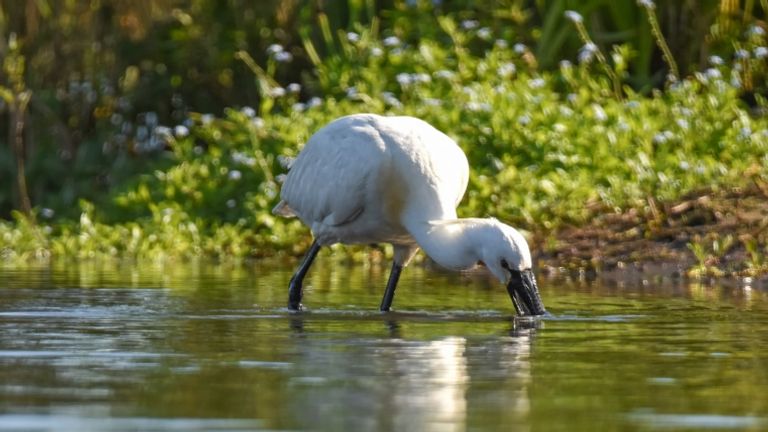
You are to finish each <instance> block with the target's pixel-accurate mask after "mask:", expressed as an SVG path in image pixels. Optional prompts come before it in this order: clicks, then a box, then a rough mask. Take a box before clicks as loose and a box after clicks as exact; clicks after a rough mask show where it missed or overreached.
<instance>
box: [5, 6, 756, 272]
mask: <svg viewBox="0 0 768 432" xmlns="http://www.w3.org/2000/svg"><path fill="white" fill-rule="evenodd" d="M439 25H440V28H441V29H442V35H443V37H445V38H449V39H450V40H452V42H453V44H452V45H448V44H445V43H443V41H442V40H438V39H435V38H423V39H421V40H419V41H418V42H405V41H402V40H401V39H399V38H398V37H397V36H396V34H394V33H389V32H388V31H381V30H379V29H378V27H377V24H376V23H375V22H374V23H373V25H372V26H371V27H369V28H360V27H359V28H357V29H356V31H355V32H348V33H342V34H340V35H339V37H340V38H341V40H342V42H341V44H340V46H339V49H337V50H335V51H333V52H330V53H329V54H327V55H326V56H325V57H322V58H321V57H320V56H317V55H313V56H311V57H312V59H313V60H314V67H315V69H314V72H313V74H314V75H313V77H312V78H308V79H307V81H306V82H303V83H302V85H299V84H295V85H291V86H286V87H285V88H283V87H282V86H281V85H280V84H278V83H277V82H276V81H275V80H273V79H272V78H271V76H272V75H274V74H276V73H279V71H280V69H281V68H290V67H291V64H290V63H288V62H287V61H286V60H285V58H284V57H283V58H278V57H274V58H273V59H272V60H270V62H269V64H268V65H267V66H266V67H264V68H262V67H260V66H258V65H256V64H255V62H253V61H252V59H250V57H249V56H247V55H246V54H245V53H240V54H238V55H239V57H240V58H241V59H242V60H243V61H244V62H245V63H246V64H247V66H248V67H250V68H251V69H252V70H253V71H254V73H255V76H256V78H257V79H259V82H260V83H262V85H261V86H260V89H261V93H262V97H263V99H262V102H261V104H260V106H259V107H257V108H256V109H254V108H251V107H233V108H231V109H228V110H226V112H225V114H224V115H223V116H221V117H215V116H212V115H208V114H204V113H199V114H191V115H190V116H189V118H187V119H185V120H184V121H183V122H181V123H180V124H179V125H167V126H162V125H161V126H156V127H154V128H153V129H151V130H150V132H149V136H150V138H149V139H148V142H152V143H154V145H153V146H147V147H146V148H144V149H143V150H142V151H144V152H145V153H146V154H147V155H149V156H150V157H152V158H154V163H153V164H152V165H151V166H152V169H151V170H148V171H146V172H144V173H143V174H141V175H138V176H135V177H132V178H130V179H129V180H127V181H125V182H123V183H122V184H120V185H119V186H118V187H117V188H113V189H112V190H110V191H109V192H108V193H105V194H103V196H100V197H99V198H98V199H97V200H95V201H94V202H85V201H83V202H81V205H80V211H79V212H78V213H80V217H79V218H75V219H67V218H58V217H56V215H55V214H51V213H52V212H51V211H46V209H42V208H38V209H36V218H37V220H38V223H36V224H35V223H32V222H30V221H29V219H27V218H26V217H24V216H22V215H20V214H17V215H16V216H15V218H14V220H13V221H0V256H2V257H3V258H4V259H5V260H8V261H15V262H24V261H26V260H35V259H50V258H51V257H54V258H55V257H77V258H90V257H129V258H136V259H152V260H158V259H189V258H193V257H200V256H204V257H213V258H219V259H245V258H250V257H262V256H269V255H275V254H280V253H286V254H291V255H293V254H297V253H300V252H301V251H303V249H304V248H305V247H306V245H307V242H308V240H309V238H308V231H307V229H306V228H304V227H302V226H301V225H300V224H299V223H298V222H296V221H295V220H285V219H281V218H278V217H275V216H273V215H272V214H271V213H270V210H271V208H272V206H273V205H274V204H275V203H276V202H277V200H278V193H279V187H280V178H281V174H282V173H283V172H284V168H283V166H282V165H283V164H282V162H284V161H285V160H287V159H289V158H291V157H294V156H295V155H296V154H297V153H298V152H299V151H300V149H301V147H302V145H303V143H304V142H306V140H307V139H308V138H309V136H311V134H312V133H313V132H314V131H316V130H317V129H319V128H320V127H321V126H322V125H324V124H326V123H327V122H329V121H331V120H332V119H334V118H336V117H339V116H342V115H346V114H350V113H356V112H375V113H383V114H393V115H394V114H397V115H413V116H417V117H420V118H422V119H424V120H426V121H428V122H430V123H432V124H433V125H435V126H436V127H437V128H439V129H441V130H443V131H445V132H446V133H447V134H449V135H450V136H452V137H453V138H455V139H456V140H457V142H458V143H459V144H460V146H461V147H462V148H463V149H464V151H465V152H466V153H467V155H468V157H469V160H470V164H471V166H472V175H471V179H470V185H469V190H468V193H467V196H466V197H465V198H464V201H463V202H462V204H461V206H460V214H461V215H462V216H471V215H472V216H489V215H492V216H495V217H498V218H499V219H502V220H504V221H507V222H510V223H512V224H514V225H516V226H519V227H521V228H523V229H525V230H527V231H529V232H532V233H535V234H537V235H540V236H541V237H543V238H546V237H547V236H552V235H555V234H556V233H558V232H559V231H560V230H561V229H563V228H564V227H567V226H574V225H575V226H579V225H584V224H587V223H588V222H589V221H590V220H591V219H592V218H593V217H595V215H598V214H606V213H616V214H619V213H622V212H627V211H629V210H631V209H639V210H642V211H645V210H647V209H649V208H650V209H654V208H655V207H656V204H655V203H656V202H664V201H674V200H677V199H681V197H683V196H684V195H685V194H686V193H688V192H690V191H693V190H696V189H700V188H702V187H708V188H713V189H718V188H729V187H733V186H740V185H743V184H744V183H745V182H747V181H748V180H747V179H746V178H745V176H744V173H745V172H747V171H750V172H752V173H754V175H753V176H752V177H755V178H757V179H758V180H759V181H762V182H765V181H766V180H767V179H768V178H767V177H766V174H765V173H768V156H767V155H768V121H767V120H766V118H765V117H764V116H759V115H757V116H756V115H754V113H753V111H751V109H750V108H749V107H748V106H746V105H745V104H744V103H743V102H742V100H741V99H740V97H739V96H740V94H741V90H742V88H741V85H742V81H741V80H740V79H739V77H740V76H741V73H742V72H743V66H738V65H739V64H742V63H743V61H742V60H743V59H736V60H735V61H734V62H733V63H728V62H722V63H720V62H717V63H716V64H713V65H711V66H710V67H709V68H707V69H705V70H702V71H700V72H697V73H695V74H693V75H691V76H687V77H681V78H680V79H679V80H676V81H675V82H673V83H671V84H669V85H668V86H667V87H666V88H665V89H664V90H657V91H653V92H652V93H651V94H649V95H643V94H639V93H636V92H634V91H633V90H632V89H631V88H629V87H628V86H626V85H624V84H623V83H622V73H623V72H622V70H623V69H622V68H623V67H624V66H622V65H624V64H626V61H627V60H628V57H629V56H631V50H629V49H628V48H627V47H615V49H614V50H613V52H612V54H611V56H610V59H611V61H610V62H609V61H608V60H607V59H606V58H605V56H603V54H602V53H601V54H600V55H601V56H602V57H603V60H602V61H599V62H598V64H593V63H592V62H591V59H590V58H588V56H584V57H583V58H581V62H578V63H571V62H569V61H563V62H561V63H560V66H559V68H557V69H555V70H553V71H541V70H539V69H537V67H536V62H535V58H533V57H532V56H533V53H532V51H531V50H530V49H528V47H525V46H521V45H515V44H511V43H509V42H508V41H506V40H504V39H501V38H497V37H496V36H495V35H494V34H493V33H492V31H491V30H489V29H488V28H486V27H483V26H482V25H478V24H475V23H472V24H469V23H467V22H456V21H454V20H452V19H451V18H450V17H447V16H446V17H441V18H440V21H439ZM585 34H586V32H585ZM305 47H306V48H307V51H308V52H310V53H312V52H315V53H316V52H317V50H316V49H314V47H313V46H312V43H311V42H310V41H309V40H308V39H307V40H306V41H305ZM272 50H273V52H274V53H278V52H280V51H279V50H278V48H272ZM752 60H757V59H752ZM309 90H311V92H312V93H313V94H319V95H322V97H316V98H312V99H307V98H306V97H302V95H304V94H305V93H306V92H307V91H309ZM617 92H618V94H617ZM758 104H759V106H760V107H762V109H765V106H764V105H765V103H764V101H763V100H758ZM655 220H656V221H655V222H654V223H656V224H661V225H663V224H664V223H665V221H664V219H663V218H660V217H657V218H655ZM707 244H708V243H707ZM729 246H730V245H729ZM745 247H747V248H748V250H749V251H750V252H749V256H750V257H751V258H750V260H751V261H754V263H753V264H750V266H751V267H750V268H754V269H764V268H765V266H764V265H763V264H760V263H759V262H758V261H759V260H762V259H763V258H762V257H764V256H765V255H766V253H768V238H767V236H766V234H765V233H764V232H763V233H762V234H759V235H757V236H755V237H754V238H753V239H751V240H750V242H749V243H746V246H745ZM707 248H708V246H707V245H706V244H703V243H702V244H700V243H699V242H697V241H694V242H692V246H691V250H692V252H693V253H694V254H695V255H696V256H697V257H699V255H701V259H699V261H700V262H699V267H701V266H702V265H703V266H704V267H702V268H703V269H706V268H708V267H706V263H707V256H708V255H712V254H715V251H714V250H712V251H708V250H707ZM720 250H721V249H718V251H720ZM745 265H746V264H745Z"/></svg>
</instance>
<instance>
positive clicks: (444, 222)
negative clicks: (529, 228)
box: [273, 114, 547, 315]
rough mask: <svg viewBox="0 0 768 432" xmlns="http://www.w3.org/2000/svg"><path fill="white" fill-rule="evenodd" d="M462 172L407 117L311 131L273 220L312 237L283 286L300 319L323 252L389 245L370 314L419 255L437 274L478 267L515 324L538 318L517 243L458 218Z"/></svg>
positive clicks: (437, 139)
mask: <svg viewBox="0 0 768 432" xmlns="http://www.w3.org/2000/svg"><path fill="white" fill-rule="evenodd" d="M468 178H469V164H468V162H467V157H466V156H465V155H464V152H463V151H462V150H461V148H459V146H458V145H457V144H456V142H455V141H454V140H452V139H451V138H449V137H448V136H447V135H445V134H444V133H442V132H440V131H439V130H437V129H435V128H434V127H433V126H431V125H430V124H428V123H426V122H424V121H422V120H420V119H417V118H414V117H388V116H379V115H375V114H355V115H350V116H346V117H341V118H338V119H336V120H334V121H332V122H331V123H329V124H328V125H326V126H324V127H323V128H321V129H320V130H319V131H317V132H316V133H315V134H314V135H313V136H312V137H311V138H310V139H309V141H308V142H307V144H306V145H305V146H304V148H303V149H302V150H301V152H300V153H299V155H298V156H297V157H296V159H295V161H294V163H293V165H292V166H291V168H290V170H289V172H288V174H287V176H286V178H285V181H284V183H283V186H282V189H281V191H280V198H281V201H280V202H279V203H278V204H277V205H276V206H275V208H274V209H273V213H275V214H277V215H281V216H286V217H292V216H297V217H298V218H299V219H300V220H301V221H302V222H303V223H304V224H305V225H307V226H308V227H309V228H310V230H311V231H312V234H313V236H314V241H313V243H312V246H311V247H310V248H309V251H308V252H307V254H306V256H305V257H304V259H303V261H302V262H301V264H300V265H299V267H298V269H297V270H296V273H295V274H294V275H293V277H292V278H291V281H290V283H289V293H288V307H289V308H290V309H293V310H299V309H301V308H302V307H303V306H302V305H301V298H302V284H303V281H304V276H306V274H307V271H308V270H309V267H310V266H311V265H312V261H313V260H314V259H315V257H316V256H317V253H318V251H319V250H320V248H321V247H322V246H327V245H332V244H335V243H344V244H371V243H390V244H391V245H392V246H393V251H394V262H393V263H392V271H391V273H390V275H389V280H388V281H387V286H386V289H385V291H384V298H383V299H382V301H381V305H380V307H379V309H380V310H381V311H389V310H390V308H391V305H392V300H393V299H394V295H395V288H396V287H397V281H398V279H399V278H400V273H401V271H402V270H403V267H405V266H407V265H408V263H409V262H410V261H411V259H412V258H413V256H414V255H415V254H416V252H417V251H418V249H419V248H421V249H423V250H424V252H425V253H426V254H427V255H429V257H430V258H432V260H434V261H435V262H437V263H438V264H439V265H441V266H443V267H445V268H448V269H453V270H463V269H468V268H471V267H473V266H475V265H477V264H478V263H479V264H484V265H485V266H486V267H487V268H488V270H490V272H491V273H492V274H493V275H494V276H495V277H496V278H497V279H498V280H499V281H500V282H501V283H504V284H506V286H507V292H508V293H509V296H510V298H511V299H512V303H513V305H514V307H515V310H516V311H517V313H518V314H519V315H541V314H545V313H547V312H546V310H545V309H544V304H543V302H542V300H541V296H540V295H539V290H538V287H537V285H536V278H535V277H534V274H533V271H532V270H531V266H532V262H531V252H530V250H529V248H528V243H527V242H526V241H525V238H524V237H523V236H522V235H521V234H520V233H519V232H518V231H517V230H515V229H514V228H512V227H510V226H508V225H505V224H503V223H501V222H499V221H498V220H496V219H493V218H488V219H480V218H462V219H460V218H458V217H457V216H456V207H457V206H458V204H459V201H461V198H462V196H464V192H465V190H466V189H467V180H468Z"/></svg>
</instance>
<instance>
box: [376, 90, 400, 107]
mask: <svg viewBox="0 0 768 432" xmlns="http://www.w3.org/2000/svg"><path fill="white" fill-rule="evenodd" d="M381 98H382V99H383V100H384V102H386V103H387V105H391V106H394V107H401V106H402V105H403V104H402V103H401V102H400V100H398V99H397V97H395V95H394V94H393V93H392V92H383V93H381Z"/></svg>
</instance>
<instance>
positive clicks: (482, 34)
mask: <svg viewBox="0 0 768 432" xmlns="http://www.w3.org/2000/svg"><path fill="white" fill-rule="evenodd" d="M491 35H492V33H491V29H489V28H488V27H483V28H481V29H480V30H478V31H477V37H479V38H480V39H485V40H489V39H490V38H491Z"/></svg>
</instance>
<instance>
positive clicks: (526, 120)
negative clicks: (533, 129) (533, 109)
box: [517, 114, 531, 126]
mask: <svg viewBox="0 0 768 432" xmlns="http://www.w3.org/2000/svg"><path fill="white" fill-rule="evenodd" d="M517 122H518V123H520V124H521V125H523V126H526V125H528V124H529V123H531V117H529V116H528V114H523V115H521V116H520V117H518V118H517Z"/></svg>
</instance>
